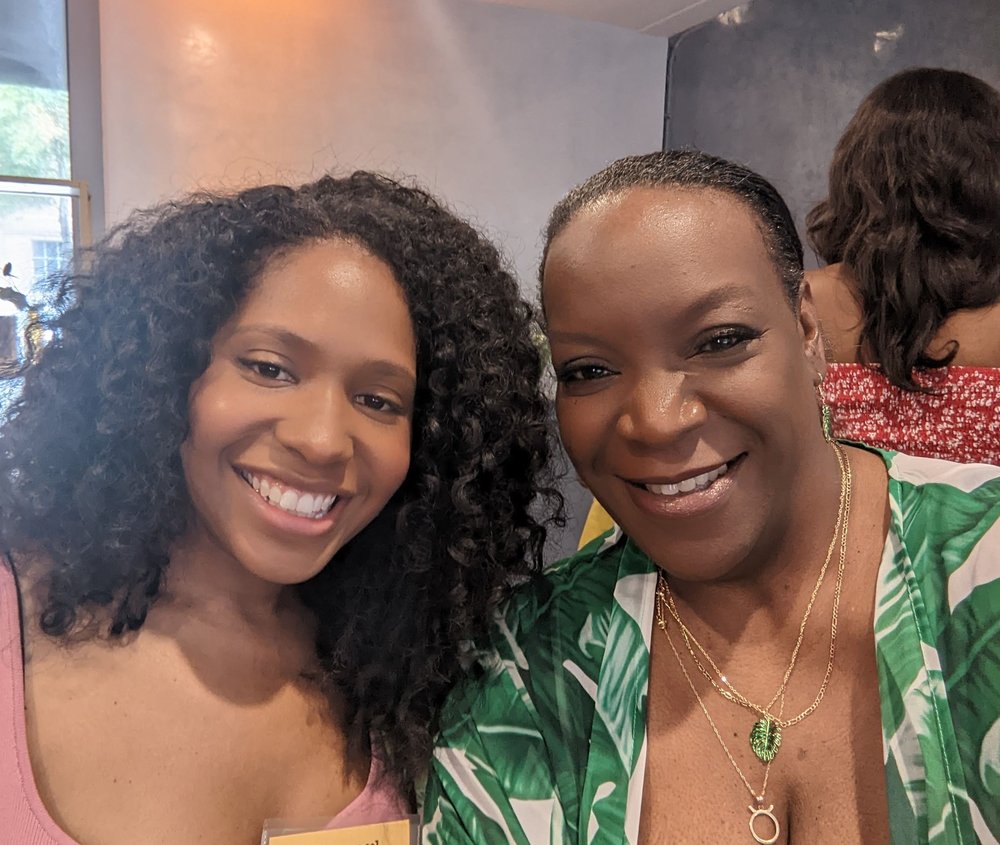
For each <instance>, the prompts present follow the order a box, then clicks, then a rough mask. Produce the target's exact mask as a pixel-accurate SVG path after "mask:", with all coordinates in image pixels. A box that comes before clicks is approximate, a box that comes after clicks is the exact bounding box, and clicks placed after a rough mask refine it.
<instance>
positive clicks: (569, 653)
mask: <svg viewBox="0 0 1000 845" xmlns="http://www.w3.org/2000/svg"><path fill="white" fill-rule="evenodd" d="M879 454H881V455H882V456H883V457H884V459H885V462H886V465H887V466H888V469H889V499H890V505H891V525H890V529H889V534H888V537H887V539H886V543H885V548H884V553H883V557H882V561H881V565H880V569H879V577H878V588H877V590H878V592H877V596H876V618H875V641H876V651H877V655H876V659H877V664H878V672H879V694H880V698H881V710H882V726H883V749H884V758H885V771H886V782H887V787H888V796H889V822H890V827H891V830H892V841H893V843H894V845H904V844H905V845H924V843H927V845H973V843H982V845H996V844H997V843H998V842H1000V468H997V467H988V466H984V465H968V466H963V465H958V464H952V463H948V462H946V461H936V460H930V459H925V458H912V457H908V456H905V455H899V454H894V453H890V452H881V453H879ZM655 590H656V577H655V568H654V566H653V564H652V563H651V562H650V560H649V559H648V558H647V557H646V556H645V555H643V554H642V553H641V552H640V551H639V550H638V549H636V548H635V546H634V545H633V544H632V543H630V542H628V540H627V539H624V538H619V537H618V536H616V535H614V534H609V535H608V536H606V537H604V538H602V539H600V540H597V541H594V542H593V543H591V544H590V545H589V546H587V547H586V548H584V549H583V550H581V551H580V552H579V553H578V554H576V555H575V556H573V557H571V558H568V559H566V560H564V561H562V562H561V563H559V564H557V565H556V566H554V567H553V568H552V569H550V570H549V571H548V572H547V573H546V576H545V577H544V578H543V579H541V580H540V581H539V582H538V583H537V584H534V585H532V586H531V587H530V588H527V589H525V590H524V591H522V592H521V593H520V594H519V595H517V596H516V597H515V598H514V599H513V601H512V602H511V603H510V605H509V607H508V608H507V611H506V613H505V614H504V615H503V616H502V618H500V619H499V620H498V622H497V624H496V626H495V630H494V635H493V641H492V651H491V652H490V653H489V654H488V656H487V657H485V658H484V660H483V662H484V666H485V670H486V676H485V678H484V679H483V680H482V681H480V682H479V683H476V684H468V685H465V686H463V687H460V688H458V689H456V690H455V692H454V693H453V694H452V696H451V697H450V699H449V701H448V703H447V705H446V707H445V710H444V713H443V716H442V725H443V728H442V734H441V738H440V740H439V744H438V748H437V750H436V751H435V756H434V760H433V764H432V768H431V773H430V777H429V780H428V784H427V792H426V796H425V802H424V833H423V836H424V842H425V843H429V845H457V844H458V843H477V845H479V844H480V843H487V845H492V843H519V844H521V845H542V844H543V843H552V845H585V843H586V845H611V843H613V844H614V845H635V843H636V842H637V839H638V828H639V810H640V806H641V802H642V789H643V777H644V773H645V752H646V734H645V726H646V695H647V673H648V663H649V637H650V634H651V631H652V629H653V612H654V602H655Z"/></svg>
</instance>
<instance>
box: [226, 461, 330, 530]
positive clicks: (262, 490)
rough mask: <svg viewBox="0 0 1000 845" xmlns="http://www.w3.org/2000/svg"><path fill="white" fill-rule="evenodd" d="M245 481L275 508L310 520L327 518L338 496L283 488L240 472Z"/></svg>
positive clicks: (276, 483)
mask: <svg viewBox="0 0 1000 845" xmlns="http://www.w3.org/2000/svg"><path fill="white" fill-rule="evenodd" d="M240 475H242V476H243V480H244V481H246V482H247V484H249V485H250V486H251V487H253V489H254V490H256V491H257V493H258V494H259V495H260V496H261V498H263V499H266V500H267V501H268V502H270V503H271V504H272V505H274V506H275V507H278V508H281V509H282V510H283V511H288V512H289V513H293V514H295V515H296V516H304V517H307V518H309V519H321V518H322V517H324V516H326V514H327V513H328V512H329V510H330V508H332V507H333V505H334V502H336V501H337V496H336V495H335V494H333V493H330V494H327V495H325V496H324V495H322V494H320V493H303V492H300V491H298V490H291V489H286V488H283V487H282V486H281V485H279V484H278V482H276V481H268V480H267V479H266V478H258V477H257V476H255V475H251V474H250V473H248V472H242V471H241V472H240Z"/></svg>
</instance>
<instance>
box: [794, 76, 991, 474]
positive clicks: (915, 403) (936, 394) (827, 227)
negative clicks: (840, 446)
mask: <svg viewBox="0 0 1000 845" xmlns="http://www.w3.org/2000/svg"><path fill="white" fill-rule="evenodd" d="M807 226H808V234H809V238H810V240H811V241H812V243H813V245H814V247H815V249H816V252H817V254H818V255H819V256H820V258H822V259H823V261H825V262H826V263H827V266H826V267H824V268H823V269H822V270H819V271H817V272H812V273H809V274H808V275H807V278H808V281H809V284H810V286H811V287H812V290H813V295H814V297H815V299H816V304H817V307H818V309H819V314H820V319H821V321H822V324H823V330H824V334H825V336H826V338H827V342H828V344H829V348H830V354H831V357H832V360H833V361H834V362H835V363H834V364H833V365H832V366H831V368H830V371H829V373H828V374H827V378H826V380H825V381H824V384H823V393H824V396H825V397H826V399H827V401H828V402H829V403H830V405H831V407H832V408H833V413H834V427H835V430H836V432H837V434H838V435H840V436H844V437H849V438H853V439H857V440H863V441H865V442H868V443H871V444H873V445H876V446H880V447H883V448H895V449H900V450H902V451H906V452H909V453H911V454H916V455H925V456H931V457H940V458H950V459H952V460H964V461H986V462H989V463H993V464H1000V418H998V417H997V415H996V413H995V407H996V404H997V400H998V399H1000V331H998V329H1000V93H998V92H997V91H996V90H995V89H994V88H992V87H990V86H989V85H987V84H986V83H985V82H983V81H982V80H981V79H977V78H976V77H974V76H970V75H969V74H966V73H961V72H959V71H954V70H943V69H939V68H915V69H911V70H906V71H903V72H902V73H898V74H896V75H895V76H893V77H891V78H889V79H887V80H885V81H884V82H882V83H881V84H880V85H878V86H877V87H876V88H875V89H874V90H872V92H871V93H870V94H869V95H868V96H867V97H866V98H865V99H864V101H863V102H862V103H861V106H860V107H859V108H858V111H857V113H856V114H855V115H854V117H853V118H852V120H851V122H850V123H849V124H848V126H847V129H846V130H845V131H844V134H843V136H842V137H841V139H840V141H839V142H838V143H837V147H836V150H835V152H834V156H833V162H832V164H831V165H830V184H829V196H828V197H827V198H826V199H825V200H823V201H822V202H821V203H820V204H819V205H817V206H816V207H815V208H814V209H813V210H812V211H811V212H810V213H809V215H808V217H807Z"/></svg>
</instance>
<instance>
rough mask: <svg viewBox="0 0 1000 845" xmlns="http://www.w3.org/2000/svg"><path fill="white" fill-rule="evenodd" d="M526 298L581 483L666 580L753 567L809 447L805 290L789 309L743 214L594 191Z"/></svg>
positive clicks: (812, 319) (721, 200) (694, 199)
mask: <svg viewBox="0 0 1000 845" xmlns="http://www.w3.org/2000/svg"><path fill="white" fill-rule="evenodd" d="M543 300H544V306H545V314H546V320H547V323H548V335H549V342H550V344H551V348H552V361H553V365H554V367H555V371H556V375H557V377H558V379H559V388H558V394H557V399H556V409H557V413H558V416H559V427H560V431H561V434H562V438H563V442H564V445H565V447H566V450H567V452H568V453H569V456H570V458H571V459H572V461H573V464H574V466H575V467H576V470H577V473H578V474H579V476H580V478H581V480H582V481H583V483H584V484H586V485H587V486H588V487H589V488H590V490H591V492H593V494H594V495H595V497H596V498H597V499H598V500H599V501H600V502H601V504H602V505H603V506H604V507H605V508H606V509H607V510H608V512H609V513H610V514H611V515H612V516H613V517H614V518H615V520H616V521H617V522H618V524H619V525H621V526H622V528H623V529H624V530H625V532H626V533H627V534H628V535H629V536H630V537H632V539H633V540H634V541H635V542H636V543H637V544H638V545H639V546H640V547H641V548H642V549H643V550H644V551H645V552H646V553H647V554H648V555H649V556H650V557H651V558H653V560H654V561H656V562H657V563H658V564H660V565H661V566H663V567H664V568H665V569H666V570H667V571H668V572H670V573H671V574H672V575H674V576H676V577H678V578H683V579H686V580H710V579H715V578H723V577H726V576H727V575H736V574H738V573H739V572H741V571H743V570H744V569H745V568H746V567H747V566H752V565H753V563H752V561H753V560H754V558H755V556H756V553H757V552H759V551H760V550H762V549H764V548H767V547H768V546H769V545H770V544H771V542H772V541H773V540H774V538H775V537H776V536H777V532H781V531H782V530H783V528H784V526H785V525H786V524H787V522H788V519H789V516H790V515H791V513H792V512H793V510H794V508H795V507H796V502H795V492H796V490H799V491H801V488H800V487H799V486H798V485H799V483H801V482H802V481H803V480H804V479H808V478H809V477H810V473H811V472H812V471H813V469H814V468H815V467H816V465H817V461H816V455H817V454H825V451H826V450H824V448H823V439H822V432H821V428H820V425H819V419H818V411H817V405H816V398H815V385H816V383H817V382H818V380H819V374H820V373H821V372H823V368H824V362H823V357H822V348H821V344H820V339H819V332H818V327H817V322H816V316H815V312H814V310H813V306H812V302H811V299H810V297H809V294H808V291H804V293H803V297H802V303H801V307H800V309H799V314H798V315H796V314H795V313H794V310H793V308H792V307H791V306H790V304H789V302H788V300H787V298H786V296H785V293H784V289H783V287H782V283H781V279H780V277H779V274H778V271H777V269H776V267H775V265H774V263H773V262H772V260H771V257H770V255H769V254H768V251H767V248H766V246H765V243H764V240H763V237H762V235H761V231H760V229H759V226H758V223H757V221H756V219H755V217H754V216H753V213H752V212H751V211H750V210H749V208H748V207H747V206H746V205H745V204H744V203H743V202H742V201H740V200H739V199H737V198H733V197H731V196H729V195H728V194H725V193H722V192H720V191H716V190H712V189H691V188H684V189H675V188H665V187H657V188H632V189H629V190H627V191H626V192H624V193H623V194H620V195H618V196H615V197H611V198H605V199H602V200H599V201H597V202H595V203H593V204H592V205H590V206H587V207H584V208H583V209H582V210H581V211H579V212H577V214H576V215H575V216H574V217H573V219H572V220H571V221H570V222H569V223H568V224H567V225H566V227H565V228H564V229H563V230H562V231H561V232H560V233H559V234H558V235H557V236H556V237H555V239H554V240H553V242H552V244H551V245H550V248H549V251H548V257H547V260H546V263H545V268H544V284H543Z"/></svg>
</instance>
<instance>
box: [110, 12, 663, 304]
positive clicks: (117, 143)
mask: <svg viewBox="0 0 1000 845" xmlns="http://www.w3.org/2000/svg"><path fill="white" fill-rule="evenodd" d="M100 25H101V42H100V49H101V91H102V111H103V132H104V166H105V189H106V205H107V213H108V218H109V220H110V221H111V222H114V221H115V220H120V219H121V218H122V217H123V216H124V215H125V214H127V213H128V211H129V210H131V209H132V208H135V207H138V206H145V205H148V204H150V203H153V202H156V201H158V200H160V199H162V198H165V197H168V196H172V195H176V194H177V193H180V192H183V191H186V190H189V189H191V188H194V187H207V188H214V187H218V186H228V187H232V186H237V185H244V184H248V183H256V182H260V181H272V180H281V181H291V182H297V181H301V180H304V179H308V178H311V177H314V176H317V175H319V174H320V173H322V172H324V171H326V170H327V169H330V168H338V169H349V168H355V167H369V168H377V169H382V170H386V171H389V172H393V173H399V174H411V175H414V176H416V177H418V178H419V179H421V180H422V181H423V182H424V183H425V184H427V185H429V186H430V187H431V188H432V189H434V190H435V191H437V192H438V193H440V194H442V195H444V196H445V197H446V198H447V199H448V200H449V201H450V202H451V203H452V204H453V205H455V206H456V207H457V208H458V209H459V211H460V212H462V213H463V214H465V215H467V216H471V217H474V218H475V219H476V220H478V222H479V223H480V224H482V225H483V226H485V227H486V228H487V229H488V230H489V231H491V233H492V234H493V235H494V236H496V237H497V238H498V239H499V240H500V241H501V242H502V244H503V245H504V247H505V248H506V249H507V251H508V253H509V254H511V256H512V257H513V258H514V260H515V263H516V265H517V267H518V269H519V271H520V272H521V274H522V277H523V278H524V279H525V280H526V287H529V288H531V287H533V281H532V279H533V275H534V269H535V263H536V261H537V255H538V249H539V244H538V231H539V229H540V228H541V226H542V224H543V222H544V218H545V215H546V213H547V212H548V210H549V208H550V207H551V205H552V204H553V203H554V202H555V201H556V200H557V199H558V198H559V196H561V195H562V193H564V192H565V191H566V190H567V189H568V188H569V187H571V186H572V185H573V184H575V183H576V182H578V181H579V180H581V179H582V178H584V177H586V176H588V175H589V174H590V173H592V172H593V171H594V170H596V169H598V168H599V167H601V166H602V165H603V164H605V163H606V162H607V161H609V160H611V159H613V158H616V157H618V156H620V155H624V154H627V153H631V152H640V151H647V150H651V149H655V148H658V147H659V146H660V143H661V135H662V120H663V86H664V82H663V80H664V66H665V61H666V50H667V46H666V41H665V40H664V39H661V38H656V37H652V36H646V35H640V34H638V33H635V32H629V31H626V30H623V29H619V28H616V27H612V26H607V25H603V24H595V23H589V22H584V21H579V20H573V19H569V18H562V17H558V16H553V15H548V14H544V13H540V12H535V11H531V10H525V9H515V8H505V7H498V6H492V5H488V4H481V3H475V2H468V0H285V2H282V3H277V2H267V3H265V2H250V0H139V2H137V0H100Z"/></svg>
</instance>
